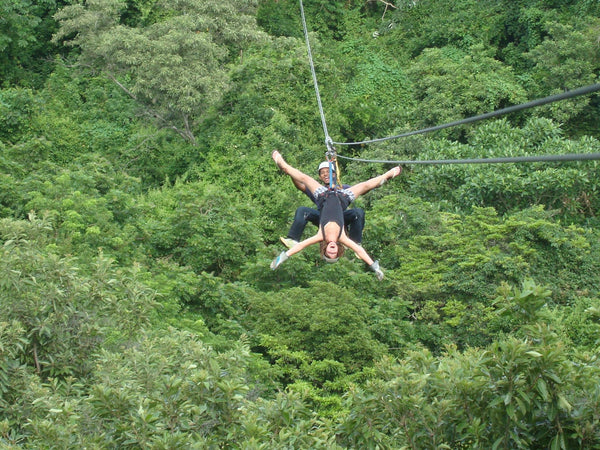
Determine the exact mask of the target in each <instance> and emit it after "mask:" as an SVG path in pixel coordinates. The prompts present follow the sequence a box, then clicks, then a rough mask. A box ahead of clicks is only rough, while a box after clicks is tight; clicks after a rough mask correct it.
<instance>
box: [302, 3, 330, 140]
mask: <svg viewBox="0 0 600 450" xmlns="http://www.w3.org/2000/svg"><path fill="white" fill-rule="evenodd" d="M300 15H301V16H302V27H303V29H304V39H305V40H306V48H307V51H308V61H309V63H310V72H311V74H312V78H313V84H314V85H315V94H316V96H317V104H318V105H319V114H320V115H321V123H322V125H323V133H325V145H326V146H327V149H328V150H331V149H332V148H333V141H332V139H331V137H330V136H329V133H328V131H327V122H326V121H325V113H324V112H323V105H322V104H321V95H320V94H319V84H318V83H317V74H316V72H315V65H314V63H313V57H312V52H311V50H310V40H309V39H308V28H307V27H306V17H305V16H304V5H303V4H302V0H300Z"/></svg>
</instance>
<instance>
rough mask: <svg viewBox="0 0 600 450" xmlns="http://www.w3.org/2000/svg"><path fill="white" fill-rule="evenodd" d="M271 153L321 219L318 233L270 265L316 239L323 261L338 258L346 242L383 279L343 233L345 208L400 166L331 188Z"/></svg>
mask: <svg viewBox="0 0 600 450" xmlns="http://www.w3.org/2000/svg"><path fill="white" fill-rule="evenodd" d="M272 157H273V160H274V161H275V164H277V166H278V167H279V168H280V169H281V170H282V171H283V172H284V173H286V174H287V175H289V176H290V177H291V178H292V181H293V182H294V184H297V183H303V184H304V186H305V187H306V189H307V190H309V191H310V192H311V193H312V195H313V196H314V197H315V199H316V204H317V207H318V209H319V215H320V220H319V222H320V223H319V230H318V231H317V234H315V235H314V236H312V237H309V238H308V239H305V240H303V241H301V242H299V243H297V244H295V245H294V246H293V247H292V248H290V249H289V250H288V251H286V252H282V253H281V254H280V255H279V256H278V257H277V258H275V259H274V260H273V262H272V263H271V269H273V270H275V269H276V268H277V267H279V265H280V264H281V263H283V262H284V261H285V260H286V259H288V258H289V257H290V256H292V255H294V254H296V253H298V252H300V251H302V250H303V249H304V248H306V247H308V246H309V245H313V244H316V243H318V242H319V243H320V253H321V256H322V257H323V259H325V261H327V262H336V261H338V259H339V258H340V257H341V256H342V255H343V254H344V246H346V247H349V248H350V249H351V250H352V251H354V252H355V253H356V254H357V255H358V256H359V257H360V259H362V260H363V261H364V262H365V263H366V264H367V265H368V266H369V267H370V268H371V270H372V271H373V272H375V274H376V275H377V278H378V279H379V280H381V279H383V271H382V270H381V268H380V267H379V262H378V261H373V259H372V258H371V257H370V256H369V255H368V253H367V252H366V251H365V249H364V248H362V246H360V245H358V244H357V243H356V242H354V241H352V240H351V239H350V238H348V236H347V235H346V232H345V230H344V210H345V209H346V208H347V207H348V205H349V204H350V203H351V202H353V201H354V200H355V199H357V198H358V197H359V196H361V195H363V194H366V193H367V192H369V191H371V190H372V189H375V188H377V187H379V186H381V185H382V184H383V183H385V182H386V181H387V180H389V179H391V178H394V177H396V176H398V175H400V172H402V169H401V168H400V166H397V167H394V168H393V169H391V170H389V171H387V172H386V173H384V174H383V175H379V176H377V177H374V178H371V179H370V180H367V181H363V182H362V183H358V184H355V185H354V186H351V187H350V188H348V189H340V188H333V189H330V188H328V187H325V186H322V185H321V184H320V183H319V182H318V181H316V180H315V179H314V178H312V177H310V176H308V175H306V174H305V173H302V172H301V171H300V170H298V169H296V168H294V167H292V166H290V165H289V164H288V163H287V162H286V161H285V160H284V159H283V156H281V154H280V153H279V152H278V151H277V150H274V151H273V154H272Z"/></svg>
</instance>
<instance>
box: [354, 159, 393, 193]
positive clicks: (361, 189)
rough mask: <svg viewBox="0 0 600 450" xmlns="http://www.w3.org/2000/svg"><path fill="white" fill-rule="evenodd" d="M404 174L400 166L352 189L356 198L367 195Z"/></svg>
mask: <svg viewBox="0 0 600 450" xmlns="http://www.w3.org/2000/svg"><path fill="white" fill-rule="evenodd" d="M400 173H402V168H401V167H400V166H396V167H394V168H393V169H391V170H388V171H387V172H386V173H384V174H383V175H379V176H377V177H374V178H371V179H370V180H367V181H363V182H362V183H358V184H355V185H354V186H352V187H351V188H350V190H351V191H352V193H353V194H354V196H355V197H358V196H360V195H363V194H366V193H367V192H369V191H370V190H372V189H375V188H377V187H379V186H381V185H382V184H383V183H385V182H386V181H387V180H390V179H392V178H394V177H397V176H398V175H400Z"/></svg>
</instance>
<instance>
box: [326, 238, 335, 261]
mask: <svg viewBox="0 0 600 450" xmlns="http://www.w3.org/2000/svg"><path fill="white" fill-rule="evenodd" d="M337 255H338V245H337V242H334V241H331V242H329V243H328V244H327V247H325V256H327V257H328V258H331V259H334V258H337Z"/></svg>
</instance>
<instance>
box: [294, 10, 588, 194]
mask: <svg viewBox="0 0 600 450" xmlns="http://www.w3.org/2000/svg"><path fill="white" fill-rule="evenodd" d="M299 3H300V15H301V17H302V28H303V30H304V39H305V40H306V48H307V53H308V61H309V63H310V72H311V75H312V79H313V84H314V87H315V94H316V97H317V104H318V107H319V114H320V116H321V124H322V125H323V133H324V134H325V145H326V146H327V152H326V157H327V160H328V161H330V165H331V163H332V162H335V163H336V168H337V160H336V158H337V157H338V156H339V157H340V158H343V159H347V160H352V161H359V162H369V163H392V164H494V163H521V162H551V161H589V160H599V159H600V153H578V154H566V155H540V156H514V157H501V158H474V159H440V160H406V161H392V160H376V159H362V158H351V157H348V156H342V155H337V153H336V150H335V147H334V144H336V145H362V144H371V143H375V142H382V141H388V140H391V139H398V138H402V137H407V136H413V135H416V134H423V133H428V132H431V131H437V130H442V129H444V128H450V127H454V126H458V125H464V124H467V123H473V122H477V121H479V120H484V119H489V118H492V117H497V116H501V115H504V114H508V113H513V112H516V111H521V110H523V109H527V108H533V107H535V106H541V105H545V104H547V103H552V102H556V101H559V100H565V99H568V98H573V97H577V96H580V95H586V94H590V93H592V92H597V91H600V83H597V84H592V85H589V86H584V87H580V88H577V89H573V90H570V91H565V92H562V93H560V94H555V95H550V96H548V97H544V98H540V99H536V100H532V101H530V102H526V103H521V104H518V105H513V106H509V107H507V108H502V109H499V110H496V111H492V112H489V113H485V114H481V115H478V116H472V117H468V118H466V119H461V120H457V121H454V122H449V123H446V124H442V125H436V126H434V127H429V128H424V129H422V130H416V131H409V132H407V133H402V134H398V135H396V136H389V137H384V138H378V139H370V140H364V141H358V142H335V141H333V140H332V139H331V137H330V136H329V132H328V131H327V122H326V120H325V112H324V111H323V104H322V103H321V94H320V93H319V84H318V82H317V74H316V72H315V65H314V62H313V57H312V51H311V48H310V39H309V38H308V27H307V26H306V16H305V15H304V5H303V3H302V0H299ZM337 169H338V176H339V168H337ZM332 172H333V171H332V170H330V174H331V175H332ZM332 182H333V181H332V179H330V184H331V183H332ZM338 182H339V178H338Z"/></svg>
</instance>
